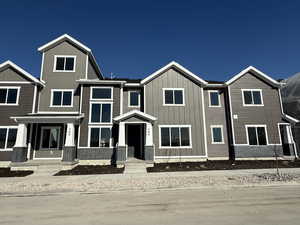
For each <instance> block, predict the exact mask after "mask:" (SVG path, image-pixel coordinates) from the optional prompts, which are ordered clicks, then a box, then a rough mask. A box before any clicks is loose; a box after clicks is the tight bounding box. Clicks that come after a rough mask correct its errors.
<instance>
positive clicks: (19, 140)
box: [11, 123, 28, 162]
mask: <svg viewBox="0 0 300 225" xmlns="http://www.w3.org/2000/svg"><path fill="white" fill-rule="evenodd" d="M27 150H28V149H27V124H25V123H20V124H19V125H18V131H17V137H16V142H15V146H14V147H13V152H12V157H11V161H12V162H25V161H26V159H27Z"/></svg>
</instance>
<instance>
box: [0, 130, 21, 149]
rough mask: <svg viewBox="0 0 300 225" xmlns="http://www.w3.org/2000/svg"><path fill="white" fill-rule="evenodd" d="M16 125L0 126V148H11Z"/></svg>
mask: <svg viewBox="0 0 300 225" xmlns="http://www.w3.org/2000/svg"><path fill="white" fill-rule="evenodd" d="M17 130H18V128H17V127H0V150H7V149H8V150H11V149H12V148H13V147H14V145H15V142H16V137H17Z"/></svg>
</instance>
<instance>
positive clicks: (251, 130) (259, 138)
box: [246, 125, 267, 145]
mask: <svg viewBox="0 0 300 225" xmlns="http://www.w3.org/2000/svg"><path fill="white" fill-rule="evenodd" d="M246 131H247V135H248V143H249V145H267V135H266V126H265V125H255V126H254V125H246Z"/></svg>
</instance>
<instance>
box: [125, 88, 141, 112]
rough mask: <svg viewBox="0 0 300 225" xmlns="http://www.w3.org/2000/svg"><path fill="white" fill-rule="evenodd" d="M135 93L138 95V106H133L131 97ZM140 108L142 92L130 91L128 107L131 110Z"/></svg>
mask: <svg viewBox="0 0 300 225" xmlns="http://www.w3.org/2000/svg"><path fill="white" fill-rule="evenodd" d="M133 92H135V93H138V105H131V101H130V100H131V98H130V95H131V93H133ZM140 106H141V92H140V91H128V107H129V108H139V107H140Z"/></svg>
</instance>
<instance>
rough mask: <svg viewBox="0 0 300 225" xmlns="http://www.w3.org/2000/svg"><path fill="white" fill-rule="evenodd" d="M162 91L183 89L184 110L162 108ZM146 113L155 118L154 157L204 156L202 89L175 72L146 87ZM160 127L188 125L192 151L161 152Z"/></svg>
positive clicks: (171, 70) (162, 76)
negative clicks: (189, 126) (190, 133)
mask: <svg viewBox="0 0 300 225" xmlns="http://www.w3.org/2000/svg"><path fill="white" fill-rule="evenodd" d="M163 88H184V92H185V94H184V95H185V106H163ZM145 96H146V101H145V106H146V107H145V112H146V113H147V114H150V115H152V116H155V117H157V121H156V122H155V124H154V127H153V141H154V144H155V155H156V156H205V143H204V142H205V139H204V124H203V111H202V93H201V87H200V86H199V85H197V84H195V83H194V82H192V81H191V80H190V79H188V78H187V77H185V76H184V75H183V74H181V73H180V72H178V71H177V70H174V69H169V70H168V71H166V72H164V73H163V74H161V75H160V76H159V77H157V78H156V79H154V80H152V81H151V82H150V83H148V84H147V85H146V87H145ZM159 125H191V132H192V147H193V148H192V149H184V148H180V149H160V148H159V128H158V126H159Z"/></svg>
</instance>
